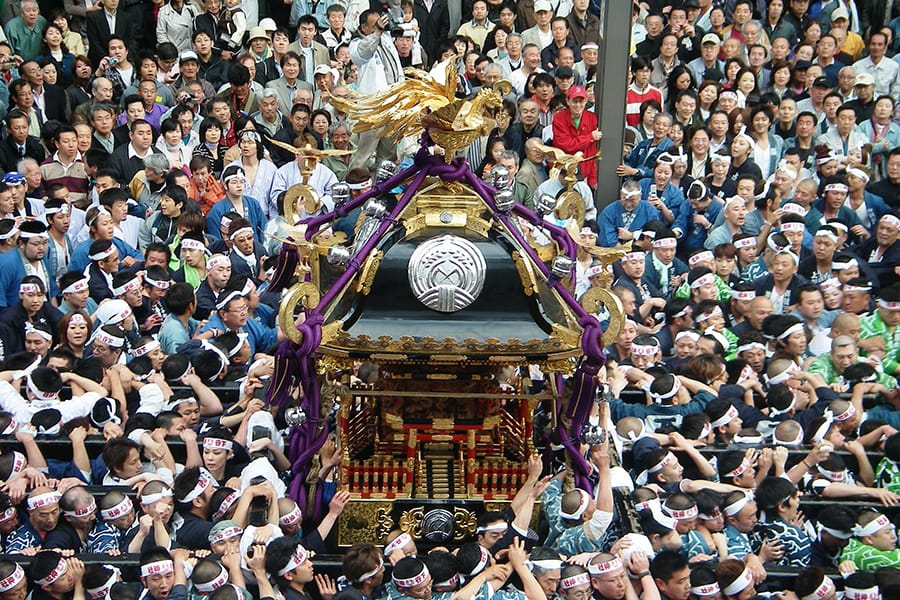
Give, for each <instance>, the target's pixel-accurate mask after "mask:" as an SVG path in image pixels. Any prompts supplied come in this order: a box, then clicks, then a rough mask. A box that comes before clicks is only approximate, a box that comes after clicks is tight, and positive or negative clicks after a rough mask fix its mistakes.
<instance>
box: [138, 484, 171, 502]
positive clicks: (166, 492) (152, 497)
mask: <svg viewBox="0 0 900 600" xmlns="http://www.w3.org/2000/svg"><path fill="white" fill-rule="evenodd" d="M171 497H172V490H170V489H169V488H163V489H162V490H160V491H159V492H157V493H155V494H146V495H145V494H141V504H144V505H146V506H150V505H151V504H153V503H154V502H159V501H160V500H162V499H164V498H171Z"/></svg>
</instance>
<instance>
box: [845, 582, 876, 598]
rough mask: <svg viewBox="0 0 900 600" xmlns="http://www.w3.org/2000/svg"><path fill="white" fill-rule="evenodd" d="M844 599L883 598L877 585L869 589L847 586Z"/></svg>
mask: <svg viewBox="0 0 900 600" xmlns="http://www.w3.org/2000/svg"><path fill="white" fill-rule="evenodd" d="M844 600H881V590H880V589H879V588H878V586H877V585H876V586H874V587H870V588H867V589H860V588H852V587H846V586H845V587H844Z"/></svg>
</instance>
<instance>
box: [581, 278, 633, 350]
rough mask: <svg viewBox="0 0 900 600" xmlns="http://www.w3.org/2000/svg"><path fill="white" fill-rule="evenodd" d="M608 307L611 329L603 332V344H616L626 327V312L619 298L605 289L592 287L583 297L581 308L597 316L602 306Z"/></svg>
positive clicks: (608, 328)
mask: <svg viewBox="0 0 900 600" xmlns="http://www.w3.org/2000/svg"><path fill="white" fill-rule="evenodd" d="M601 305H602V306H605V307H606V312H608V313H609V327H607V328H606V331H604V332H603V344H604V345H606V346H609V345H611V344H614V343H615V341H616V338H617V337H619V334H620V333H622V329H623V328H624V327H625V310H624V309H623V308H622V302H621V301H620V300H619V297H618V296H616V295H615V294H613V293H611V292H610V291H609V290H607V289H606V288H603V287H592V288H590V289H588V291H586V292H585V293H584V295H583V296H582V297H581V306H582V308H584V310H586V311H587V312H589V313H591V314H592V315H596V314H597V311H598V310H600V306H601Z"/></svg>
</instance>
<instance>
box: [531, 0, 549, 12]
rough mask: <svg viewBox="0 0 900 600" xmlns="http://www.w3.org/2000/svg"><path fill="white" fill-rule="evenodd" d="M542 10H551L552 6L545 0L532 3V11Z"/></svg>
mask: <svg viewBox="0 0 900 600" xmlns="http://www.w3.org/2000/svg"><path fill="white" fill-rule="evenodd" d="M542 10H546V11H548V12H553V6H551V5H550V3H549V2H548V1H547V0H537V2H535V3H534V12H536V13H539V12H541V11H542Z"/></svg>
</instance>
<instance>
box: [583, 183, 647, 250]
mask: <svg viewBox="0 0 900 600" xmlns="http://www.w3.org/2000/svg"><path fill="white" fill-rule="evenodd" d="M659 219H660V214H659V211H658V210H656V208H654V207H653V205H652V204H650V203H649V202H647V201H646V200H642V199H641V186H640V184H638V182H637V181H634V180H628V181H626V182H625V183H623V184H622V189H621V190H620V191H619V199H618V200H616V201H615V202H613V203H611V204H609V205H608V206H606V208H604V209H603V212H601V213H600V217H599V218H598V219H597V227H598V230H599V236H598V241H599V243H600V245H601V246H605V247H612V246H615V245H616V244H618V243H619V242H621V243H625V242H627V241H628V240H633V239H634V237H635V234H634V232H636V231H640V230H642V229H643V228H644V225H646V224H647V223H649V222H650V221H657V220H659Z"/></svg>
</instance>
